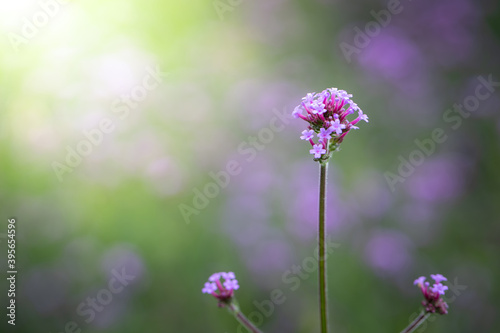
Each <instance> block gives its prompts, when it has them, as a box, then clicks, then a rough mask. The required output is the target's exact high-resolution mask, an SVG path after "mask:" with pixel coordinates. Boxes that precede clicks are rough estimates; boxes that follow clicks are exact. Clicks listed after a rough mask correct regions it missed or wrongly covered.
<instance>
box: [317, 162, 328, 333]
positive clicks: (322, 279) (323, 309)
mask: <svg viewBox="0 0 500 333" xmlns="http://www.w3.org/2000/svg"><path fill="white" fill-rule="evenodd" d="M327 170H328V162H325V163H320V173H319V237H318V242H319V246H318V249H319V255H318V257H319V258H318V261H319V309H320V318H321V333H327V332H328V307H327V305H328V302H327V299H326V292H327V289H328V288H327V286H326V283H327V278H326V246H325V240H326V227H325V218H326V206H325V202H326V181H327Z"/></svg>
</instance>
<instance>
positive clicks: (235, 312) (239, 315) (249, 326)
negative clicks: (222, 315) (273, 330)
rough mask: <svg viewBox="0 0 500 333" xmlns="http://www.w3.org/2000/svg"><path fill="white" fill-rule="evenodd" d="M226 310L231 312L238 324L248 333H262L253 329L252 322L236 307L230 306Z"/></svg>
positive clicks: (255, 328)
mask: <svg viewBox="0 0 500 333" xmlns="http://www.w3.org/2000/svg"><path fill="white" fill-rule="evenodd" d="M228 308H229V312H231V313H232V314H233V315H234V317H235V318H236V319H237V320H238V321H239V322H240V324H241V325H243V326H244V327H245V328H246V329H248V331H249V332H252V333H262V331H261V330H259V329H258V328H257V327H255V325H254V324H252V322H251V321H250V320H249V319H248V318H247V317H246V316H245V315H244V314H243V313H242V312H241V311H240V309H239V307H238V306H236V305H234V304H230V305H229V306H228Z"/></svg>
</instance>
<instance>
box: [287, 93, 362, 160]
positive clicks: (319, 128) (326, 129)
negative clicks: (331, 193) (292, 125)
mask: <svg viewBox="0 0 500 333" xmlns="http://www.w3.org/2000/svg"><path fill="white" fill-rule="evenodd" d="M351 97H352V95H351V94H348V93H347V92H346V91H345V90H339V89H337V88H328V89H325V90H323V91H322V92H321V93H318V94H316V93H308V94H307V95H306V96H305V97H304V98H302V103H300V105H298V106H297V107H296V108H295V110H294V111H293V113H292V115H293V117H294V118H301V119H303V120H305V121H307V122H308V124H309V125H308V126H307V129H306V130H304V131H303V132H302V136H301V137H300V138H301V139H302V140H307V141H309V142H310V143H311V145H312V147H313V149H311V150H310V151H309V152H310V153H311V154H313V155H314V159H315V160H316V161H327V160H328V159H329V158H330V154H331V153H332V152H333V151H335V150H337V148H338V146H339V145H340V143H342V141H343V140H344V137H345V136H346V134H347V133H348V132H349V131H350V130H351V129H358V127H356V126H355V125H356V124H357V123H358V122H359V121H360V120H364V121H366V122H368V116H367V115H366V114H364V113H363V111H362V110H361V109H360V108H359V107H358V105H357V104H356V103H354V102H353V101H352V100H351ZM355 112H357V114H358V116H357V118H356V119H354V120H352V121H349V120H347V116H348V115H351V114H353V113H355ZM315 133H316V134H317V137H318V143H315V142H314V140H313V139H314V134H315Z"/></svg>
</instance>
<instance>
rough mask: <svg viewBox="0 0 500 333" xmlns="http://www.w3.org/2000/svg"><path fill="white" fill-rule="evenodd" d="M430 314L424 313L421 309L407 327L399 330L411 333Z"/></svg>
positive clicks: (402, 332) (403, 332)
mask: <svg viewBox="0 0 500 333" xmlns="http://www.w3.org/2000/svg"><path fill="white" fill-rule="evenodd" d="M430 316H431V314H430V313H428V312H427V313H424V312H423V311H422V312H421V313H420V314H419V315H418V317H417V318H416V319H415V320H414V321H413V322H412V323H411V324H410V325H408V327H407V328H405V329H404V330H402V331H401V333H411V332H413V331H415V330H416V329H417V328H418V327H419V326H420V325H421V324H422V323H423V322H424V321H426V320H427V318H429V317H430Z"/></svg>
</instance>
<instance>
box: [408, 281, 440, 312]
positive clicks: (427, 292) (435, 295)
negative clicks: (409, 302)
mask: <svg viewBox="0 0 500 333" xmlns="http://www.w3.org/2000/svg"><path fill="white" fill-rule="evenodd" d="M431 278H432V279H434V281H435V283H434V284H433V286H432V287H431V286H430V283H429V282H424V281H425V279H426V277H425V276H421V277H419V278H418V279H416V280H415V281H414V282H413V284H414V285H417V286H418V287H419V288H420V290H421V291H422V294H423V295H424V298H425V300H424V301H422V305H423V306H424V308H425V311H426V312H429V313H435V312H438V313H440V314H447V313H448V304H446V302H445V301H444V300H443V298H442V297H441V296H442V295H444V292H445V291H446V290H448V287H447V286H445V285H443V284H442V283H441V282H443V281H447V279H446V278H445V277H444V276H442V275H441V274H431Z"/></svg>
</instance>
